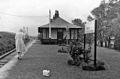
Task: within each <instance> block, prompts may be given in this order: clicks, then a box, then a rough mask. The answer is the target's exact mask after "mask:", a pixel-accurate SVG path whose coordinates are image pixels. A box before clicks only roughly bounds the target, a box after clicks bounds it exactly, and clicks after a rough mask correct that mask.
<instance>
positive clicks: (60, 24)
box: [40, 17, 82, 28]
mask: <svg viewBox="0 0 120 79" xmlns="http://www.w3.org/2000/svg"><path fill="white" fill-rule="evenodd" d="M50 25H51V28H67V27H68V28H82V27H81V26H77V25H73V24H71V23H69V22H67V21H65V20H64V19H62V18H61V17H58V18H56V19H55V20H53V21H52V22H51V23H50ZM40 27H41V28H49V23H48V24H46V25H43V26H40Z"/></svg>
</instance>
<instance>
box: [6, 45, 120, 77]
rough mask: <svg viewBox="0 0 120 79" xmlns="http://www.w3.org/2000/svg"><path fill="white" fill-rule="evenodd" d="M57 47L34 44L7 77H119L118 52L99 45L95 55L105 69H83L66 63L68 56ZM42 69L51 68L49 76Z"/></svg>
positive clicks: (119, 59)
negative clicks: (59, 51)
mask: <svg viewBox="0 0 120 79" xmlns="http://www.w3.org/2000/svg"><path fill="white" fill-rule="evenodd" d="M59 48H60V47H59V46H56V45H40V44H34V45H33V46H32V48H30V50H29V51H28V52H27V53H26V54H25V56H24V57H23V59H22V60H21V61H18V62H17V63H16V66H14V67H13V68H12V69H11V70H10V71H9V75H8V78H7V79H120V52H117V51H114V50H111V49H106V48H100V47H99V48H98V53H97V55H98V56H97V57H98V58H99V59H101V60H102V61H104V62H105V64H106V65H107V70H105V71H83V70H82V69H81V67H75V66H69V65H67V60H68V59H70V56H69V55H68V54H64V53H58V52H57V51H58V49H59ZM92 53H93V52H92ZM43 69H49V70H51V76H50V77H43V76H42V70H43Z"/></svg>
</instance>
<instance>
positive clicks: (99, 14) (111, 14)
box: [91, 0, 120, 47]
mask: <svg viewBox="0 0 120 79" xmlns="http://www.w3.org/2000/svg"><path fill="white" fill-rule="evenodd" d="M104 1H105V0H103V1H102V2H101V4H100V6H99V7H97V8H95V9H94V10H92V11H91V13H92V14H93V15H95V17H96V18H97V20H98V27H97V31H98V35H97V36H98V41H100V44H101V46H103V42H105V43H106V44H107V42H108V45H106V46H108V47H109V46H110V45H109V43H110V37H111V36H114V35H115V34H116V31H115V28H118V27H114V26H115V25H117V24H115V20H118V17H119V14H120V10H119V9H120V8H119V7H120V1H116V0H110V1H109V2H108V3H105V2H104ZM116 23H118V22H116Z"/></svg>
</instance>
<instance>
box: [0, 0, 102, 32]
mask: <svg viewBox="0 0 120 79" xmlns="http://www.w3.org/2000/svg"><path fill="white" fill-rule="evenodd" d="M100 2H101V0H0V28H1V29H0V30H7V31H13V32H15V31H16V28H18V27H19V28H20V27H22V26H28V27H32V26H34V27H35V28H36V27H37V26H40V25H43V24H45V23H47V22H48V11H49V9H51V12H52V15H53V14H54V10H56V9H57V10H59V13H60V16H61V17H62V18H64V19H65V20H67V21H69V22H70V21H71V20H73V19H74V18H81V19H82V20H83V21H85V20H86V17H87V16H88V15H89V14H90V11H91V10H93V9H94V8H96V7H98V6H99V4H100ZM23 16H26V17H23ZM29 16H32V17H29ZM32 30H33V29H32ZM32 30H31V29H30V31H32ZM36 30H37V28H36V29H34V31H36Z"/></svg>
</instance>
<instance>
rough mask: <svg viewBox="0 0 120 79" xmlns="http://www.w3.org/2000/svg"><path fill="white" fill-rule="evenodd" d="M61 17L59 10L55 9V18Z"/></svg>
mask: <svg viewBox="0 0 120 79" xmlns="http://www.w3.org/2000/svg"><path fill="white" fill-rule="evenodd" d="M58 17H59V11H58V10H55V15H54V16H53V20H55V19H56V18H58Z"/></svg>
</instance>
